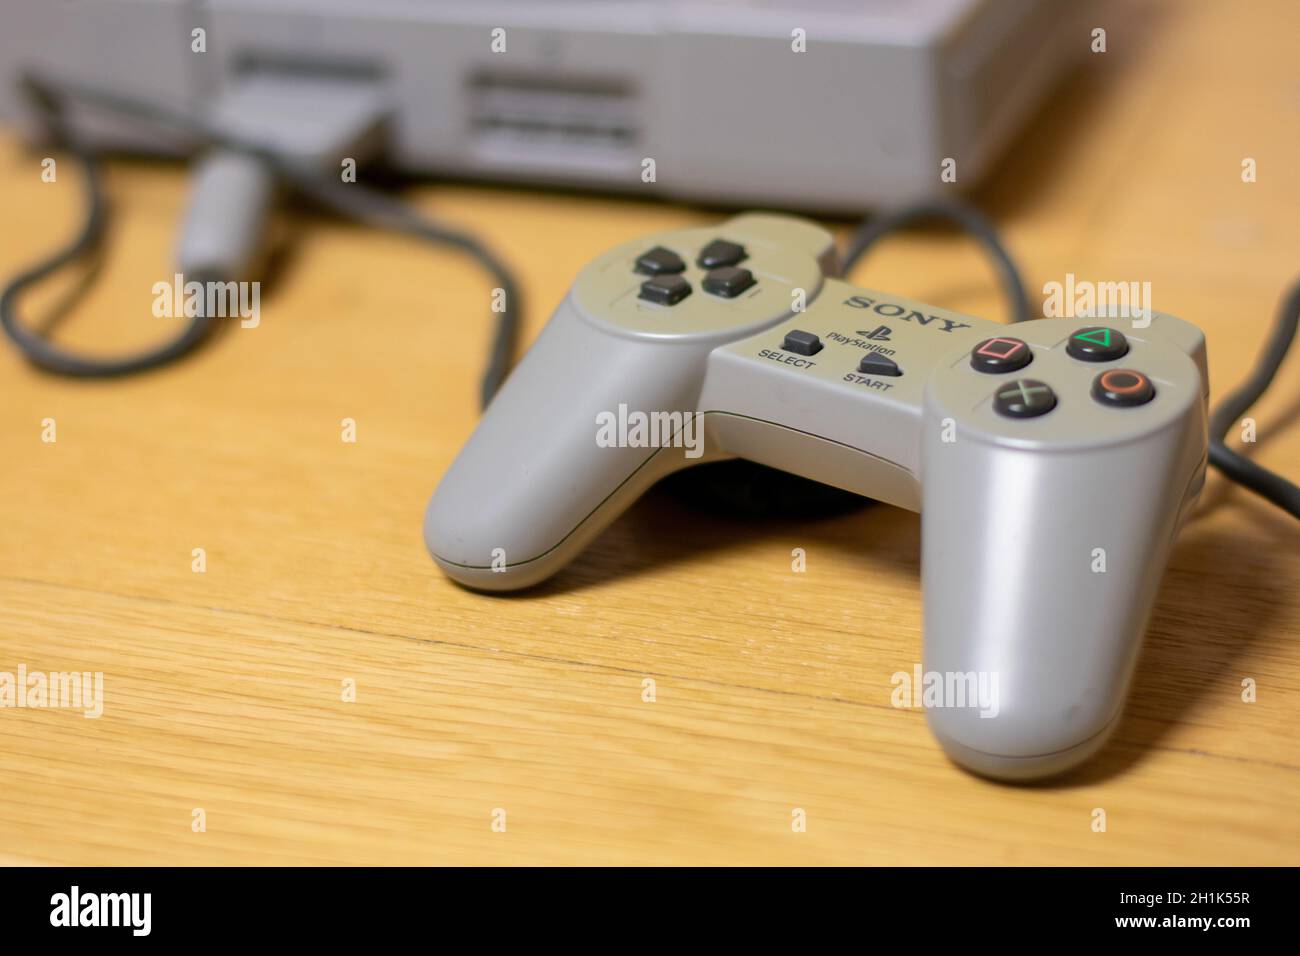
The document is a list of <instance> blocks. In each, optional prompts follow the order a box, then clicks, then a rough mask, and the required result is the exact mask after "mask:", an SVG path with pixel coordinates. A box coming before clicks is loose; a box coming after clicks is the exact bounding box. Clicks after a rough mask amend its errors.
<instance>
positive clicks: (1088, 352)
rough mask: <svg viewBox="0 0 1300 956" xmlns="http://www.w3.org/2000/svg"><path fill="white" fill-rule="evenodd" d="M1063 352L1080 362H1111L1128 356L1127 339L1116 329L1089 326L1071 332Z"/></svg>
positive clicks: (1103, 326)
mask: <svg viewBox="0 0 1300 956" xmlns="http://www.w3.org/2000/svg"><path fill="white" fill-rule="evenodd" d="M1065 351H1066V354H1068V355H1069V356H1070V357H1071V358H1077V359H1079V361H1081V362H1113V361H1114V360H1115V359H1117V358H1123V357H1124V356H1125V355H1127V354H1128V339H1126V338H1125V337H1124V333H1123V332H1121V331H1119V330H1118V329H1112V328H1110V327H1109V326H1105V325H1091V326H1088V327H1087V328H1084V329H1077V330H1076V331H1074V332H1072V333H1071V334H1070V339H1069V341H1067V342H1066V343H1065Z"/></svg>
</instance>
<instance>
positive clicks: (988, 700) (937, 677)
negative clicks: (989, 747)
mask: <svg viewBox="0 0 1300 956" xmlns="http://www.w3.org/2000/svg"><path fill="white" fill-rule="evenodd" d="M889 683H890V685H891V686H892V687H893V688H894V690H893V693H891V694H890V696H889V701H890V703H891V704H893V705H894V706H895V707H898V708H904V709H905V708H909V707H925V708H931V707H934V708H945V707H955V708H965V707H969V708H972V709H978V710H979V712H980V716H981V717H996V716H997V715H998V710H999V709H1000V708H999V706H998V673H997V671H926V670H923V669H922V667H921V665H920V664H914V665H913V666H912V672H911V673H910V674H909V673H908V672H907V671H895V672H894V674H893V676H892V677H891V678H890V679H889Z"/></svg>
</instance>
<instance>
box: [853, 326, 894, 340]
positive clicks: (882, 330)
mask: <svg viewBox="0 0 1300 956" xmlns="http://www.w3.org/2000/svg"><path fill="white" fill-rule="evenodd" d="M856 331H857V333H858V335H861V336H862V337H863V338H867V339H870V340H871V341H873V342H888V341H889V333H890V331H892V330H891V329H890V328H889V326H887V325H877V326H876V327H875V328H874V329H872V330H871V331H870V332H864V331H863V330H862V329H857V330H856Z"/></svg>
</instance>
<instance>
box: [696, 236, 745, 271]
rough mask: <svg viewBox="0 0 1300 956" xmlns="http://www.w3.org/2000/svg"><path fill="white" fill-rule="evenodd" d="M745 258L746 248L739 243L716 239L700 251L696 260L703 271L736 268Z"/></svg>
mask: <svg viewBox="0 0 1300 956" xmlns="http://www.w3.org/2000/svg"><path fill="white" fill-rule="evenodd" d="M744 258H745V247H744V246H742V245H741V244H740V243H738V242H729V241H727V240H726V239H714V240H713V241H712V242H710V243H709V244H708V245H707V246H705V247H704V248H703V249H701V250H700V257H699V259H697V260H696V262H697V263H698V264H699V267H700V268H701V269H717V268H720V267H722V266H734V265H735V264H736V263H737V262H741V261H742V260H744Z"/></svg>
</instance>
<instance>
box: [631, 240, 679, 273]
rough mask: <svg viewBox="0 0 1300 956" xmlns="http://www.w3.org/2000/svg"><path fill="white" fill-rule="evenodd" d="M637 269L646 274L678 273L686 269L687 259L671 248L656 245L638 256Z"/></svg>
mask: <svg viewBox="0 0 1300 956" xmlns="http://www.w3.org/2000/svg"><path fill="white" fill-rule="evenodd" d="M636 271H637V272H639V273H641V274H642V275H646V276H662V275H676V274H677V273H678V272H685V271H686V261H685V260H684V259H683V258H682V257H681V256H679V255H678V254H677V253H675V252H673V251H672V250H671V249H665V248H664V247H663V246H655V247H654V248H653V249H651V250H650V251H649V252H643V253H641V255H640V256H638V257H637V260H636Z"/></svg>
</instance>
